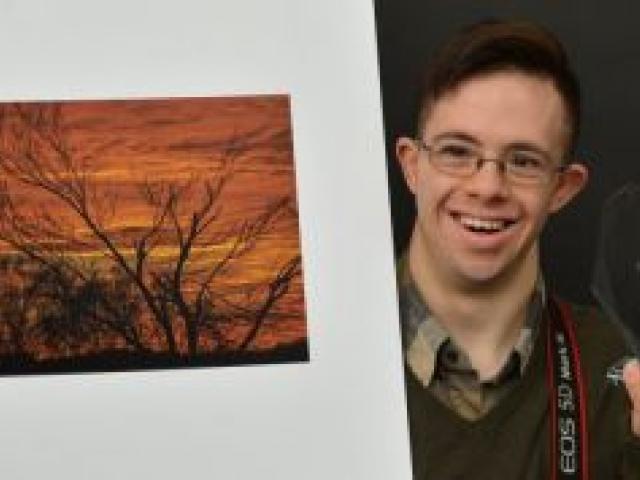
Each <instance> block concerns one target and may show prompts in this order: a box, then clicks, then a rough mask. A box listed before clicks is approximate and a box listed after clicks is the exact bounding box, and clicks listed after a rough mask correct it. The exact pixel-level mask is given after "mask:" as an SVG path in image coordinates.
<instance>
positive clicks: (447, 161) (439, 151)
mask: <svg viewBox="0 0 640 480" xmlns="http://www.w3.org/2000/svg"><path fill="white" fill-rule="evenodd" d="M415 141H416V143H417V145H418V147H419V148H420V149H422V150H424V151H425V152H427V153H428V159H429V162H431V165H433V167H434V168H436V169H437V170H439V171H441V172H442V173H446V174H448V175H451V176H454V177H460V178H466V177H471V176H472V175H473V174H475V173H476V172H477V171H478V170H480V169H481V168H482V166H483V165H484V164H485V163H486V162H494V163H495V164H496V166H497V167H498V169H499V170H500V172H501V173H502V174H503V175H504V177H505V180H507V181H508V182H510V183H513V184H519V185H542V184H544V183H547V182H548V181H549V180H550V179H551V177H552V176H553V175H554V174H555V173H558V172H561V171H563V170H564V168H565V166H564V165H561V166H556V165H554V163H553V162H552V161H551V159H550V158H549V157H547V156H546V155H544V154H543V153H542V152H537V151H529V150H521V149H511V150H506V151H505V152H503V153H502V154H501V155H500V156H499V157H497V158H485V157H483V156H482V152H481V151H480V148H478V147H477V146H476V145H474V144H470V143H467V142H464V141H462V140H456V139H447V140H442V141H436V142H434V143H433V144H432V145H427V144H426V143H425V142H424V140H422V139H416V140H415Z"/></svg>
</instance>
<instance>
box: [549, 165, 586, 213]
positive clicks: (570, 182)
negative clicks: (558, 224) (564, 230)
mask: <svg viewBox="0 0 640 480" xmlns="http://www.w3.org/2000/svg"><path fill="white" fill-rule="evenodd" d="M588 179H589V170H588V169H587V167H586V165H584V164H582V163H570V164H568V165H567V167H566V168H565V169H564V170H563V171H562V172H560V176H559V179H558V184H557V185H556V187H555V192H554V194H553V197H552V199H551V206H550V211H551V212H552V213H555V212H557V211H558V210H560V209H561V208H562V207H564V206H565V205H566V204H567V203H569V202H570V201H571V200H572V199H573V197H575V196H576V195H577V194H578V193H580V192H581V191H582V189H583V188H584V186H585V185H586V184H587V180H588Z"/></svg>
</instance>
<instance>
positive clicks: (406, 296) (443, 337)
mask: <svg viewBox="0 0 640 480" xmlns="http://www.w3.org/2000/svg"><path fill="white" fill-rule="evenodd" d="M398 292H399V303H400V319H401V322H402V341H403V351H404V357H405V361H406V362H407V365H408V367H409V369H410V370H411V372H412V373H413V374H414V375H415V376H416V378H417V379H418V381H419V382H420V383H422V385H423V386H424V387H425V388H427V389H429V390H430V391H431V392H432V393H433V395H434V396H435V397H436V398H438V400H440V401H441V402H442V403H444V404H445V405H446V406H448V407H449V408H451V409H452V410H454V411H455V412H456V413H457V414H458V415H460V416H461V417H463V418H465V419H467V420H477V419H478V418H480V417H482V416H483V415H485V414H486V413H487V412H488V411H489V410H491V408H492V407H493V406H494V405H496V404H497V403H498V402H499V401H500V399H501V398H503V397H504V396H505V395H506V394H507V393H508V392H509V391H510V390H511V388H512V387H513V386H514V385H515V383H516V382H517V381H518V379H519V378H520V376H521V375H522V373H523V372H524V369H525V367H526V366H527V363H528V361H529V359H530V357H531V353H532V351H533V345H534V341H535V336H536V333H537V327H538V324H539V323H540V321H539V320H540V318H541V315H542V311H543V308H544V304H545V289H544V282H543V281H542V278H540V279H538V282H537V284H536V289H535V293H534V295H533V298H532V300H531V302H530V304H529V307H528V311H527V317H526V321H525V325H524V326H523V328H522V329H521V331H520V334H519V337H518V340H517V341H516V344H515V346H514V349H513V351H512V352H511V355H510V356H509V358H508V360H507V361H506V363H505V365H504V366H503V367H502V369H501V370H500V372H499V373H498V374H497V375H496V376H495V377H494V378H492V379H489V380H485V381H480V380H479V378H478V374H477V372H476V371H475V370H474V369H473V367H472V366H471V362H470V360H469V357H468V356H467V355H466V353H465V352H463V351H462V350H461V349H460V348H458V346H457V345H456V344H455V343H454V342H453V340H452V339H451V337H450V336H449V334H448V333H447V332H446V330H444V329H443V328H442V327H441V326H440V324H439V323H438V322H437V320H436V319H435V318H434V317H433V315H432V314H431V313H430V312H429V309H428V307H427V305H426V304H425V302H424V300H423V298H422V295H421V294H420V292H419V291H418V289H417V286H416V285H415V283H414V281H413V279H412V278H411V274H410V272H409V263H408V258H407V255H405V256H403V257H402V258H401V259H400V261H399V264H398Z"/></svg>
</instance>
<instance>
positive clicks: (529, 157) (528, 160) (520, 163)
mask: <svg viewBox="0 0 640 480" xmlns="http://www.w3.org/2000/svg"><path fill="white" fill-rule="evenodd" d="M506 161H507V163H508V164H509V166H511V167H512V168H515V169H518V170H544V169H545V167H546V164H547V162H546V160H545V159H544V158H543V157H541V156H540V155H537V154H535V153H532V152H518V151H516V152H511V153H510V154H509V155H508V156H507V160H506Z"/></svg>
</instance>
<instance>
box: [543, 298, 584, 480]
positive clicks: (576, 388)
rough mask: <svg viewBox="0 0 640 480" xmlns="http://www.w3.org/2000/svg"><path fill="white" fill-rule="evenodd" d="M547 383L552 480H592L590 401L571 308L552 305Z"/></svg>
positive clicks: (562, 303) (556, 302) (548, 334)
mask: <svg viewBox="0 0 640 480" xmlns="http://www.w3.org/2000/svg"><path fill="white" fill-rule="evenodd" d="M547 380H548V386H549V412H550V418H551V451H550V454H551V479H552V480H568V479H580V480H587V479H588V478H589V461H588V459H589V445H588V443H589V437H588V432H587V398H586V391H585V383H584V378H583V373H582V367H581V364H580V351H579V348H578V342H577V340H576V335H575V325H574V322H573V315H572V313H571V307H570V306H569V305H568V304H567V303H566V302H563V301H561V300H557V299H551V300H550V302H549V322H548V329H547Z"/></svg>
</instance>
